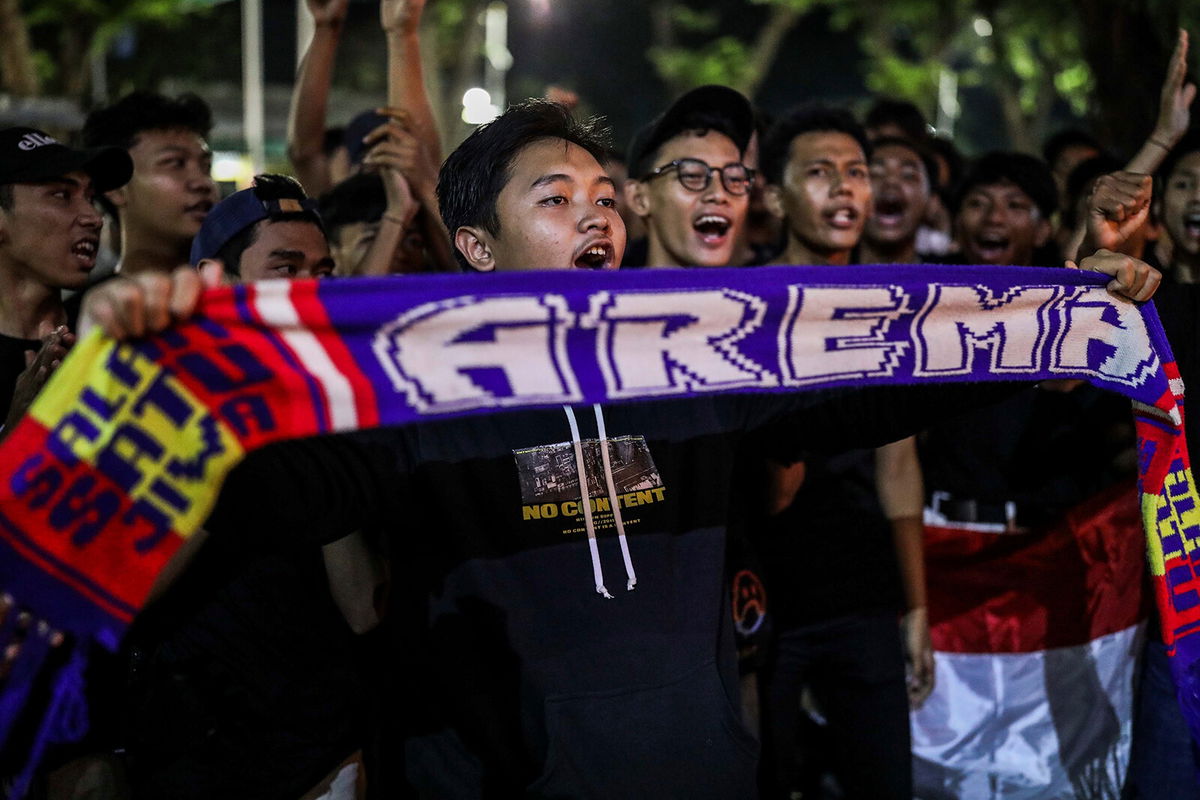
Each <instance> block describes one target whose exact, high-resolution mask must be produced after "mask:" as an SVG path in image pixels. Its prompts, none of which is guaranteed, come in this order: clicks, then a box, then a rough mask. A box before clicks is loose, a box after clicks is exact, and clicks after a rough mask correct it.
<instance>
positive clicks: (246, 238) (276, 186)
mask: <svg viewBox="0 0 1200 800" xmlns="http://www.w3.org/2000/svg"><path fill="white" fill-rule="evenodd" d="M253 191H254V196H255V197H257V198H258V199H259V200H262V201H264V202H269V201H271V200H276V201H278V200H306V199H308V195H307V194H305V193H304V187H303V186H301V185H300V181H298V180H296V179H295V178H293V177H290V176H288V175H276V174H274V173H270V172H267V173H263V174H262V175H255V176H254V186H253ZM264 222H266V223H271V222H311V223H312V224H314V225H316V226H317V227H318V228H320V229H321V231H322V233H323V232H324V230H325V228H324V226H323V225H322V224H321V218H320V217H319V216H317V215H316V214H315V213H314V212H312V211H286V212H283V213H278V214H271V215H270V216H268V217H267V218H266V219H260V220H259V221H258V222H256V223H254V224H253V225H247V226H246V227H245V228H243V229H242V230H240V231H238V232H237V233H235V234H234V235H233V236H231V237H230V238H229V240H228V241H227V242H225V244H223V245H221V249H220V250H218V251H217V255H216V257H217V258H218V259H220V260H221V261H222V262H224V264H225V269H226V270H228V271H229V272H230V274H232V275H235V276H237V277H239V278H240V277H241V275H242V253H244V252H245V251H246V250H247V249H248V248H249V247H250V246H252V245H253V244H254V243H255V242H256V241H258V230H259V228H260V227H261V226H262V224H263V223H264Z"/></svg>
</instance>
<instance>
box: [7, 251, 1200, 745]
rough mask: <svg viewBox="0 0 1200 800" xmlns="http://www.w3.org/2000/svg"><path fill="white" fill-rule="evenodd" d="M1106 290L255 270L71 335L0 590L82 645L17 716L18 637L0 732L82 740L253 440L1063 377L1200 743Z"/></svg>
mask: <svg viewBox="0 0 1200 800" xmlns="http://www.w3.org/2000/svg"><path fill="white" fill-rule="evenodd" d="M1104 280H1105V279H1104V278H1103V277H1101V276H1097V275H1095V274H1093V273H1087V272H1079V271H1069V270H1063V269H1016V268H1000V267H946V266H937V267H932V266H888V267H855V268H853V269H847V268H823V267H778V268H774V267H772V268H761V269H747V270H633V271H621V272H615V273H603V274H598V273H590V272H578V271H568V272H522V273H507V274H498V275H490V276H478V275H447V276H424V277H420V276H418V277H405V278H402V279H355V280H346V281H328V282H324V283H320V284H318V283H315V282H312V281H296V282H292V283H288V282H272V281H268V282H264V283H259V284H256V285H247V286H242V287H237V288H231V289H221V290H216V291H213V292H210V293H209V294H207V295H206V296H205V297H204V299H203V302H202V305H201V312H200V313H199V314H198V315H197V316H196V317H195V318H194V319H192V320H191V321H189V322H187V323H186V324H183V325H179V326H177V327H175V328H172V329H171V330H169V331H167V332H166V333H163V334H161V335H159V336H155V337H152V338H150V339H147V340H143V341H138V342H135V343H130V344H121V345H118V344H115V343H114V342H112V341H110V340H107V339H105V338H103V337H102V336H100V335H99V334H98V333H97V334H93V335H91V336H88V337H86V338H85V339H84V340H82V341H80V342H79V343H78V344H77V345H76V346H75V348H74V352H72V353H71V355H70V357H69V358H68V359H66V361H65V362H64V363H63V365H62V366H61V367H60V368H59V370H58V371H57V373H56V374H55V376H54V378H53V380H52V381H51V382H50V384H49V385H48V386H47V387H46V388H45V390H44V391H43V392H42V393H41V395H40V396H39V397H38V399H37V401H36V403H35V404H34V405H33V407H32V409H31V410H30V412H29V414H28V415H27V416H26V418H25V419H24V420H22V421H21V423H20V424H19V425H18V426H17V427H16V428H15V429H14V430H13V431H12V433H11V436H10V437H9V438H8V440H7V441H6V442H5V443H4V445H3V448H0V591H4V592H7V593H8V594H10V595H12V596H13V597H15V598H16V601H17V604H18V607H20V608H24V609H28V610H29V611H30V612H31V613H32V614H33V616H34V618H36V619H40V620H45V621H47V622H48V623H49V624H50V626H52V627H53V628H58V629H60V630H63V631H66V632H69V633H70V634H71V635H72V640H73V642H74V646H75V648H76V650H75V651H74V654H73V655H72V657H71V658H67V659H61V658H60V659H59V662H61V666H58V667H57V669H59V674H58V675H57V677H56V679H55V682H54V687H53V691H52V692H51V693H50V694H49V700H48V704H47V701H46V699H45V698H41V699H40V700H39V703H40V704H41V706H42V707H39V708H38V709H36V710H35V711H34V712H33V716H35V717H36V718H37V719H38V720H39V722H38V724H37V725H34V726H32V727H30V726H28V725H26V726H25V727H22V726H19V725H15V721H16V720H17V719H18V718H19V717H22V718H28V717H29V716H30V714H29V713H26V714H24V715H22V714H19V711H20V710H21V707H22V704H23V703H24V702H25V701H26V700H27V699H28V698H27V695H28V690H29V686H30V685H31V681H32V679H31V676H32V675H33V674H35V673H36V672H37V671H38V667H39V664H41V663H42V661H43V660H44V659H45V658H46V653H47V647H46V646H45V643H44V642H43V641H40V640H39V639H38V636H37V635H36V633H28V634H27V635H26V638H25V645H24V648H23V649H22V651H21V655H20V656H19V657H18V658H17V660H16V662H15V663H14V664H13V668H12V670H11V671H10V674H9V675H8V676H7V678H5V679H4V684H3V687H2V688H0V743H3V742H4V739H5V738H6V737H9V736H10V734H12V733H13V731H14V728H20V729H21V730H26V729H28V730H30V731H36V734H35V741H34V744H33V746H32V747H29V748H28V752H27V754H26V757H27V758H28V759H29V760H30V761H31V762H32V761H36V758H37V756H38V754H39V753H40V748H41V747H42V746H43V745H44V744H45V743H46V742H49V741H54V740H56V739H57V740H64V739H70V738H71V737H73V736H78V735H79V731H80V730H81V729H82V728H84V727H86V709H85V708H83V707H82V705H81V701H80V691H81V685H82V684H81V677H80V676H81V675H82V663H83V659H82V657H81V656H79V653H80V652H81V650H80V648H81V647H82V644H83V643H87V642H93V643H99V644H101V645H103V646H105V647H108V648H113V647H115V646H116V643H117V642H118V640H119V639H120V636H121V634H122V632H123V631H124V629H125V628H126V626H127V625H128V624H129V623H130V621H131V619H132V618H133V616H134V615H135V614H136V613H137V611H138V609H139V608H141V606H142V605H143V603H144V602H145V599H146V596H147V593H148V592H149V590H150V588H151V585H152V583H153V582H154V580H155V577H156V576H157V575H158V574H159V572H160V571H161V570H162V569H163V568H164V567H165V566H166V564H167V563H168V562H169V561H170V559H171V557H172V555H173V554H174V553H175V551H176V550H177V549H178V548H179V547H180V545H181V543H182V542H183V541H184V540H185V539H187V538H188V537H189V536H190V535H191V534H192V533H193V532H194V531H195V530H196V529H197V528H198V527H199V526H200V525H201V524H202V523H203V521H204V519H205V517H206V515H207V514H208V513H209V511H210V510H211V508H212V506H213V504H214V501H215V498H216V495H217V491H218V487H219V486H220V484H221V480H222V478H223V476H224V475H225V474H226V473H227V472H228V471H229V469H230V468H231V467H232V466H233V465H234V464H235V463H236V462H237V461H238V460H239V459H240V458H241V457H242V456H243V455H244V454H245V453H246V452H247V451H248V450H251V449H253V448H256V447H260V446H262V445H264V444H266V443H268V442H271V441H275V440H279V439H285V438H290V437H301V436H312V435H316V434H321V433H328V432H332V431H346V430H352V429H356V428H367V427H371V426H377V425H403V424H412V423H417V422H420V421H422V420H427V419H436V418H445V417H450V416H457V415H463V414H477V413H489V414H490V413H497V412H499V411H501V410H503V409H508V408H525V407H536V406H559V405H564V404H586V403H613V402H621V401H624V400H633V399H647V398H655V397H680V396H689V395H691V396H697V395H701V394H704V393H707V392H795V391H805V390H810V389H818V388H828V387H836V386H867V385H872V384H912V383H919V382H927V381H934V382H965V381H989V380H990V381H996V380H1003V381H1012V380H1021V381H1030V382H1034V381H1040V380H1046V379H1056V378H1058V379H1062V378H1078V379H1084V380H1087V381H1090V382H1091V383H1093V384H1095V385H1097V386H1099V387H1102V388H1105V389H1109V390H1111V391H1115V392H1119V393H1121V394H1124V395H1126V396H1128V397H1129V398H1131V399H1132V401H1133V406H1134V414H1135V416H1136V422H1137V432H1138V444H1139V453H1140V464H1139V468H1140V482H1139V486H1140V492H1141V507H1142V514H1143V519H1144V523H1145V530H1146V538H1147V553H1148V557H1149V560H1150V566H1151V570H1152V572H1153V575H1154V578H1155V584H1156V590H1157V600H1158V604H1159V608H1160V609H1161V612H1162V621H1163V633H1164V637H1165V640H1166V642H1167V643H1168V645H1169V646H1170V648H1171V649H1172V653H1173V664H1174V674H1175V680H1176V684H1177V686H1178V687H1179V698H1180V702H1181V704H1182V706H1183V709H1184V713H1185V716H1186V717H1187V719H1188V721H1189V724H1190V726H1191V729H1192V732H1193V734H1194V735H1196V736H1197V738H1198V739H1200V696H1198V694H1197V691H1198V689H1200V684H1198V680H1197V676H1198V669H1200V666H1198V659H1200V633H1198V631H1200V578H1198V577H1197V575H1198V574H1200V556H1198V557H1196V558H1194V557H1193V555H1192V553H1193V551H1194V549H1195V546H1196V545H1195V542H1196V540H1197V537H1200V529H1198V527H1197V526H1198V524H1200V507H1198V505H1197V495H1196V490H1195V487H1194V486H1193V483H1192V474H1191V469H1190V465H1189V461H1188V455H1187V448H1186V446H1185V442H1184V436H1183V418H1182V415H1183V407H1182V406H1183V386H1182V384H1181V381H1180V380H1179V373H1178V370H1177V369H1176V365H1175V363H1174V361H1173V358H1172V356H1171V350H1170V347H1169V346H1168V344H1167V341H1166V338H1165V336H1164V334H1163V330H1162V327H1161V325H1160V323H1159V321H1158V317H1157V315H1156V314H1155V312H1154V308H1153V305H1151V304H1146V305H1143V306H1140V307H1139V306H1137V305H1134V304H1132V303H1128V302H1125V301H1122V300H1119V299H1117V298H1114V297H1113V296H1112V295H1110V294H1109V293H1108V292H1107V291H1106V290H1105V289H1104V287H1103V285H1102V284H1103V282H1104ZM8 616H9V618H10V621H9V622H8V623H7V630H4V629H0V636H3V635H5V634H6V633H12V630H11V629H12V622H11V618H13V617H15V615H14V614H11V613H10V614H9V615H8ZM35 627H36V626H35ZM41 630H44V629H41ZM0 644H3V642H2V641H0ZM9 744H12V742H9Z"/></svg>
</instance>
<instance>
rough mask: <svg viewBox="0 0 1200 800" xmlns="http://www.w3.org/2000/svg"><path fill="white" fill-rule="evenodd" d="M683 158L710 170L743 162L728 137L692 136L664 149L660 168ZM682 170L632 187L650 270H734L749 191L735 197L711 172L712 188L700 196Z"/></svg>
mask: <svg viewBox="0 0 1200 800" xmlns="http://www.w3.org/2000/svg"><path fill="white" fill-rule="evenodd" d="M683 158H689V159H695V160H696V161H701V162H703V163H704V164H707V165H708V166H709V167H722V168H723V167H726V166H729V165H739V164H741V163H742V156H741V153H739V152H738V148H737V145H736V144H734V142H733V140H732V139H730V138H729V137H728V136H726V135H725V134H723V133H717V132H716V131H707V132H705V133H704V134H699V133H696V132H688V133H683V134H680V135H679V136H676V137H674V138H673V139H670V140H668V141H667V142H666V143H665V144H664V145H663V146H662V147H661V148H659V151H658V157H657V158H656V159H655V162H654V168H656V169H657V168H658V167H662V166H664V165H666V164H670V163H671V162H673V161H676V160H678V159H683ZM693 166H695V165H693ZM679 170H680V167H672V168H671V169H668V170H665V171H664V172H663V173H661V174H659V175H656V176H655V177H653V178H650V179H648V180H637V181H634V182H632V183H631V184H630V190H629V191H630V198H629V199H630V205H631V206H632V208H633V210H634V211H635V212H636V213H637V214H638V216H640V217H641V218H642V219H644V220H645V221H646V233H647V236H648V237H649V241H648V244H649V249H648V260H649V262H650V263H649V264H648V265H647V266H652V267H670V266H674V267H725V266H728V265H729V263H730V262H731V261H732V260H733V250H734V247H735V246H736V245H737V240H738V234H739V233H740V232H741V229H742V227H743V226H744V225H745V224H746V212H747V210H748V209H749V207H750V196H749V187H746V188H747V191H746V192H744V193H742V194H741V195H735V194H730V193H729V191H728V190H727V189H726V188H725V182H724V181H723V180H722V178H721V175H719V174H717V173H710V175H709V176H708V186H707V187H705V188H704V189H702V190H700V191H695V190H692V189H689V188H687V187H686V186H684V185H683V184H682V183H681V182H680V180H679Z"/></svg>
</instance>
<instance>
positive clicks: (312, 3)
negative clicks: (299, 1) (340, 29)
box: [305, 0, 350, 25]
mask: <svg viewBox="0 0 1200 800" xmlns="http://www.w3.org/2000/svg"><path fill="white" fill-rule="evenodd" d="M305 2H306V3H308V11H309V13H310V14H312V16H313V22H315V23H316V24H317V25H331V24H333V23H339V22H342V21H344V20H345V19H346V11H347V10H348V9H349V7H350V0H305Z"/></svg>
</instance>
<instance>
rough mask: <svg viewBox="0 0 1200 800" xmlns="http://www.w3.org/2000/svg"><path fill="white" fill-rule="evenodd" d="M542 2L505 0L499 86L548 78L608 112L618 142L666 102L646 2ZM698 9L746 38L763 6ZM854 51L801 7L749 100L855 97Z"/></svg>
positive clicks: (732, 0)
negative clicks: (506, 60) (506, 64)
mask: <svg viewBox="0 0 1200 800" xmlns="http://www.w3.org/2000/svg"><path fill="white" fill-rule="evenodd" d="M545 2H546V5H548V7H549V12H548V13H546V14H544V15H539V14H537V13H536V11H535V8H536V6H537V3H538V0H511V2H509V9H510V11H509V42H510V44H509V49H510V50H511V51H512V53H513V57H514V64H513V70H512V72H511V73H510V76H509V77H510V80H509V91H510V92H511V93H512V94H513V95H514V96H518V95H525V94H530V93H534V92H538V91H540V90H541V88H542V87H543V86H544V85H545V84H546V83H547V82H549V81H553V82H557V83H560V84H562V85H565V86H567V87H569V88H571V89H574V90H576V91H578V92H579V93H580V94H581V95H582V96H583V99H584V101H585V102H586V103H587V105H588V110H589V111H593V112H597V113H603V114H606V115H607V116H608V117H609V120H610V122H611V123H612V125H613V127H614V128H615V129H616V133H617V139H618V141H619V142H626V141H628V139H629V137H630V136H631V135H632V133H633V131H634V130H635V129H636V127H637V126H638V125H640V124H641V123H643V122H645V121H647V120H649V119H650V118H651V117H653V116H654V115H655V114H656V113H658V112H659V111H661V110H662V109H663V108H664V107H665V106H666V104H667V103H668V102H670V100H671V98H670V97H668V95H667V90H666V88H665V87H664V86H663V84H662V82H661V81H659V80H658V78H657V75H656V74H655V72H654V67H653V65H652V64H651V63H650V61H649V59H648V58H647V57H646V55H645V54H646V51H647V49H648V48H649V47H650V45H651V44H652V35H651V27H650V17H649V11H648V5H649V4H648V3H646V2H644V1H643V0H545ZM696 7H698V8H699V7H701V5H700V4H697V5H696ZM703 7H704V8H707V9H713V10H722V11H723V12H724V13H723V14H722V18H723V20H724V21H725V23H726V25H727V26H728V27H725V28H722V31H720V32H728V33H731V34H734V35H741V36H742V37H743V38H744V39H746V40H750V39H751V38H752V37H753V36H754V34H755V32H756V31H757V30H758V28H759V26H760V25H761V24H762V23H763V21H764V20H765V19H766V17H767V11H766V9H764V8H762V7H761V6H757V5H751V4H749V3H747V2H745V0H725V1H724V2H708V3H705V4H703ZM720 32H719V33H720ZM860 57H861V56H860V52H859V50H858V47H857V44H856V43H855V41H854V37H853V36H852V35H850V34H847V33H838V32H831V31H830V30H829V28H828V25H827V21H826V19H825V16H824V14H822V13H817V14H810V15H809V16H808V17H806V18H805V20H804V22H803V23H802V24H801V25H800V26H799V27H798V28H797V29H796V30H794V31H793V32H792V33H791V35H790V36H789V37H788V38H787V40H786V41H785V43H784V46H783V48H782V49H781V51H780V55H779V58H778V59H777V60H776V63H775V65H774V67H773V68H772V71H771V73H770V75H769V77H768V79H767V81H766V82H765V83H764V85H763V87H762V89H761V91H760V92H759V96H758V98H757V99H758V101H759V102H760V104H762V105H763V106H764V107H765V108H767V109H768V110H773V111H776V112H778V111H782V110H785V109H786V108H788V107H790V106H792V105H795V104H797V103H800V102H803V101H806V100H814V99H822V100H826V101H829V102H841V101H844V100H847V99H850V98H854V97H859V96H862V95H864V94H865V93H866V88H865V87H864V85H863V83H862V79H861V77H860V76H859V74H858V61H859V58H860Z"/></svg>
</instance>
